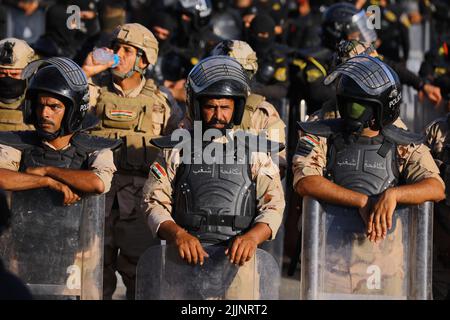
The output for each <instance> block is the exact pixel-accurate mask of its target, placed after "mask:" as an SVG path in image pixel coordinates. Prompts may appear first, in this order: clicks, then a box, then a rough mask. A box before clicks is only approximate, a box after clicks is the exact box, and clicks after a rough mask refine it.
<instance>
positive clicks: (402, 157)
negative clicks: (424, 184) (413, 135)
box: [397, 144, 444, 186]
mask: <svg viewBox="0 0 450 320" xmlns="http://www.w3.org/2000/svg"><path fill="white" fill-rule="evenodd" d="M397 150H398V155H399V161H400V172H401V174H402V176H403V177H404V179H405V182H406V183H407V184H412V183H416V182H419V181H421V180H423V179H426V178H435V179H437V180H439V181H440V182H441V183H442V185H443V186H444V181H442V179H441V177H440V175H439V168H438V167H437V165H436V163H435V162H434V159H433V157H432V156H431V153H430V149H429V148H428V147H427V146H425V145H424V144H420V145H411V146H399V147H398V148H397Z"/></svg>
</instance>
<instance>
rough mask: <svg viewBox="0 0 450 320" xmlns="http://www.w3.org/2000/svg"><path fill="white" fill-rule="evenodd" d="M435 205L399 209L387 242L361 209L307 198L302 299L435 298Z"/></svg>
mask: <svg viewBox="0 0 450 320" xmlns="http://www.w3.org/2000/svg"><path fill="white" fill-rule="evenodd" d="M432 219H433V203H432V202H426V203H424V204H422V205H418V206H408V207H397V209H396V211H395V213H394V216H393V225H392V228H391V230H389V231H388V233H387V236H386V239H384V240H382V241H381V242H378V243H377V244H375V243H372V242H370V241H368V240H367V237H366V236H365V226H364V222H363V220H362V218H361V217H360V215H359V213H358V211H357V210H356V209H353V208H345V207H339V206H333V205H329V204H325V203H320V202H318V201H317V200H315V199H312V198H309V197H305V198H304V199H303V221H302V223H303V238H302V270H301V297H302V299H333V300H334V299H336V300H339V299H354V300H356V299H431V263H432V239H433V235H432V233H433V227H432V226H433V222H432Z"/></svg>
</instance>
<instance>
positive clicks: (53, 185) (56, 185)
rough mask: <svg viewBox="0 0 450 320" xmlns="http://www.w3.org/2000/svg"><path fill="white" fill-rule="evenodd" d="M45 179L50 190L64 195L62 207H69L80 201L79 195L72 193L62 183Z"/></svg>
mask: <svg viewBox="0 0 450 320" xmlns="http://www.w3.org/2000/svg"><path fill="white" fill-rule="evenodd" d="M47 178H48V187H49V188H50V189H53V190H56V191H59V192H61V193H63V194H64V205H71V204H73V203H75V202H77V201H78V200H80V199H81V198H80V196H79V195H77V194H76V193H75V192H73V191H72V189H70V188H69V187H68V186H67V185H65V184H64V183H61V182H59V181H57V180H55V179H52V178H50V177H47Z"/></svg>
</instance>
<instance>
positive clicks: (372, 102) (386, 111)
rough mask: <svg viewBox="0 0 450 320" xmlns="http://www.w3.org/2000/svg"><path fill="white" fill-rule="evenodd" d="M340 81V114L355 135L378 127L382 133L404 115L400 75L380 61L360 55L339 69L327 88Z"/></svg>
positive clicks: (333, 74)
mask: <svg viewBox="0 0 450 320" xmlns="http://www.w3.org/2000/svg"><path fill="white" fill-rule="evenodd" d="M336 79H337V80H338V82H337V85H336V97H337V104H338V108H339V113H340V115H341V117H342V118H344V119H345V120H346V121H347V122H348V124H349V129H350V130H351V131H360V130H362V128H364V127H368V126H369V125H370V126H371V125H374V126H375V129H378V130H380V129H382V128H383V127H384V126H387V125H390V124H392V123H393V122H394V121H395V120H396V119H397V118H398V116H399V114H400V103H401V101H402V93H401V89H402V88H401V83H400V80H399V78H398V75H397V74H396V73H395V71H394V70H392V69H391V68H390V67H389V66H387V65H386V64H384V63H383V62H382V61H381V60H379V59H378V58H374V57H371V56H368V55H358V56H355V57H353V58H350V59H348V60H347V61H346V62H344V63H343V64H341V65H339V66H338V67H337V68H336V70H335V71H333V72H332V73H331V74H330V75H329V76H328V77H327V78H325V81H324V83H325V85H329V84H330V83H332V82H334V81H335V80H336Z"/></svg>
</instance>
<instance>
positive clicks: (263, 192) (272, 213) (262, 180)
mask: <svg viewBox="0 0 450 320" xmlns="http://www.w3.org/2000/svg"><path fill="white" fill-rule="evenodd" d="M252 178H253V180H256V201H257V212H258V213H257V216H256V218H255V221H254V223H257V222H260V223H266V224H267V225H268V226H269V228H270V229H271V230H272V236H271V238H270V240H273V239H275V236H276V234H277V232H278V228H279V227H280V225H281V222H282V220H283V211H284V207H285V201H284V192H283V187H282V185H281V180H280V174H279V169H278V167H277V166H276V165H275V164H274V163H273V162H272V159H271V158H270V157H269V156H268V155H267V154H264V153H257V154H255V155H253V159H252Z"/></svg>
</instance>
